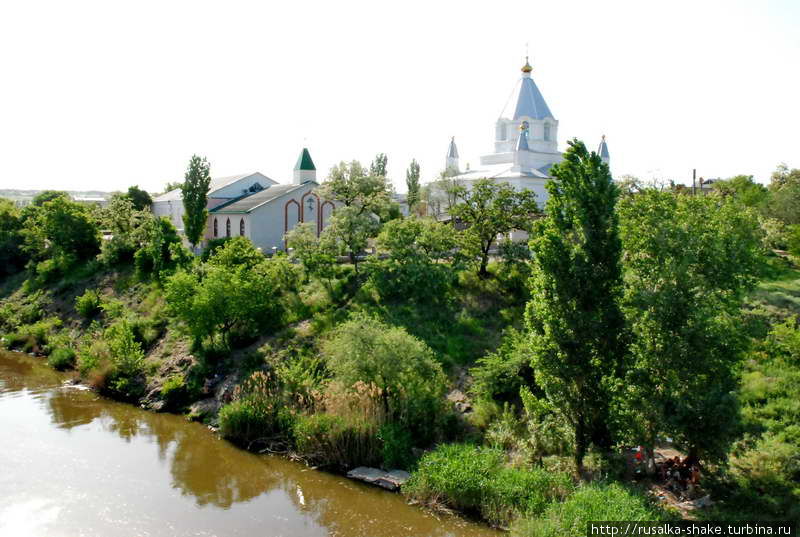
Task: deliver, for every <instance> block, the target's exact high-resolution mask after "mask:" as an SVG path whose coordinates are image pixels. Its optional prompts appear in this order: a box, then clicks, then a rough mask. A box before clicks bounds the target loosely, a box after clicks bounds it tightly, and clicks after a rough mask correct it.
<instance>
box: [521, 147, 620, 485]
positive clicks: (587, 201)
mask: <svg viewBox="0 0 800 537" xmlns="http://www.w3.org/2000/svg"><path fill="white" fill-rule="evenodd" d="M550 173H551V175H552V176H553V177H555V178H556V179H557V181H550V182H549V183H548V184H547V189H548V192H549V193H550V198H549V199H548V201H547V216H546V218H544V219H542V220H539V221H538V222H537V223H536V226H535V230H534V234H533V239H532V240H531V243H530V245H531V251H532V252H533V256H534V269H533V276H532V277H531V297H532V298H531V301H530V302H529V303H528V308H527V311H526V320H527V324H528V327H529V329H530V331H531V333H532V345H533V366H534V369H535V371H536V383H537V384H538V386H540V387H541V388H542V389H543V390H544V393H545V395H546V397H547V399H548V400H549V401H550V402H551V403H552V404H553V406H554V407H555V408H558V409H559V411H560V412H562V413H563V415H564V416H566V418H567V421H568V422H569V423H570V424H571V425H572V427H573V432H574V436H575V462H576V466H577V467H578V469H579V470H580V468H581V466H582V460H583V456H584V454H585V452H586V449H587V447H588V446H589V443H590V442H592V441H593V442H595V443H596V444H598V445H600V446H602V447H608V446H609V445H610V443H611V438H610V432H609V431H608V418H609V415H608V406H609V399H610V396H609V395H610V390H611V388H612V387H613V385H614V384H615V382H616V380H617V376H618V374H619V371H620V368H621V366H622V364H623V359H624V355H625V337H624V335H625V320H624V318H623V315H622V311H621V310H620V307H619V303H618V301H619V298H620V296H621V291H622V269H621V265H620V256H621V249H622V248H621V243H620V239H619V233H618V222H617V216H616V213H615V210H614V208H615V204H616V201H617V198H618V190H617V187H616V186H615V185H614V183H613V181H612V179H611V175H610V174H609V171H608V166H607V165H606V164H605V163H603V162H602V160H600V157H599V156H598V155H597V154H596V153H589V151H587V149H586V147H585V146H584V144H583V143H582V142H579V141H577V140H573V141H571V142H569V149H568V150H567V152H566V153H565V154H564V161H563V162H561V163H559V164H556V165H555V166H553V168H551V171H550Z"/></svg>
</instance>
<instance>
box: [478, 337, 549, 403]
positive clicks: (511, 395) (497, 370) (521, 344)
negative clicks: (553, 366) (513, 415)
mask: <svg viewBox="0 0 800 537" xmlns="http://www.w3.org/2000/svg"><path fill="white" fill-rule="evenodd" d="M470 373H471V374H472V377H473V379H474V381H473V383H472V388H471V392H472V393H473V394H474V395H475V397H476V398H478V399H490V400H493V401H498V402H514V401H518V400H519V389H520V388H521V387H522V386H529V385H531V384H533V382H534V375H533V368H532V367H531V363H530V349H529V348H528V346H527V338H526V336H525V335H524V334H522V333H521V332H519V331H518V330H516V329H514V328H510V329H508V331H507V332H506V333H505V334H504V336H503V341H502V343H501V344H500V347H499V348H498V349H497V350H496V351H494V352H492V353H489V354H487V355H486V356H484V357H482V358H479V359H478V361H477V363H476V365H475V367H473V368H472V369H471V370H470Z"/></svg>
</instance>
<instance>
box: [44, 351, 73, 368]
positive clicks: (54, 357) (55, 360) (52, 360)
mask: <svg viewBox="0 0 800 537" xmlns="http://www.w3.org/2000/svg"><path fill="white" fill-rule="evenodd" d="M47 365H49V366H50V367H52V368H53V369H57V370H59V371H64V370H65V369H71V368H72V367H74V366H75V351H74V350H72V349H70V348H69V347H58V348H57V349H56V350H54V351H53V352H52V353H51V354H50V356H49V357H48V358H47Z"/></svg>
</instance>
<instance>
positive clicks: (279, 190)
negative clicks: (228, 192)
mask: <svg viewBox="0 0 800 537" xmlns="http://www.w3.org/2000/svg"><path fill="white" fill-rule="evenodd" d="M309 183H313V184H315V185H316V184H317V183H314V182H313V181H307V182H305V183H303V184H300V185H295V184H290V185H273V186H270V187H268V188H265V189H264V190H260V191H258V192H256V193H254V194H249V195H246V196H242V197H240V198H236V199H232V200H231V201H228V202H226V203H223V204H222V205H217V206H216V207H214V208H213V209H211V210H210V211H209V212H210V213H215V214H217V213H223V214H224V213H249V212H251V211H252V210H253V209H257V208H258V207H261V206H262V205H264V204H267V203H269V202H271V201H274V200H276V199H277V198H279V197H281V196H283V195H284V194H289V193H290V192H294V191H295V190H297V189H299V188H303V186H305V185H307V184H309Z"/></svg>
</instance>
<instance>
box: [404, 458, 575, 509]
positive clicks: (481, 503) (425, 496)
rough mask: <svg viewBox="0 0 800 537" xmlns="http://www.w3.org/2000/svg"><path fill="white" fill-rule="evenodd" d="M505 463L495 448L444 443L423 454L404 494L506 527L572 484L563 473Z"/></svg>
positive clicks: (561, 495) (556, 497)
mask: <svg viewBox="0 0 800 537" xmlns="http://www.w3.org/2000/svg"><path fill="white" fill-rule="evenodd" d="M504 461H505V457H504V454H503V452H502V451H500V450H498V449H490V448H479V447H475V446H471V445H467V444H445V445H442V446H439V447H438V448H436V449H435V450H434V451H432V452H430V453H427V454H425V455H424V456H423V457H422V459H421V460H420V461H419V465H418V467H417V469H416V470H415V471H414V473H413V474H412V477H411V479H410V480H409V481H408V482H407V483H406V484H405V485H404V486H403V493H404V494H405V495H406V496H408V497H410V498H411V499H413V500H416V501H419V502H422V503H428V504H434V503H439V504H443V505H446V506H447V507H450V508H453V509H458V510H461V511H466V512H472V513H478V514H480V515H481V516H482V517H483V518H485V519H486V520H488V521H489V522H491V523H493V524H498V525H505V524H508V523H509V522H511V521H513V520H514V519H515V518H517V517H519V516H522V515H529V516H535V515H537V514H539V513H541V512H542V511H544V509H545V508H546V506H547V504H548V503H550V502H554V501H558V500H561V499H563V498H564V497H566V496H567V494H569V492H570V491H571V490H572V488H573V485H572V480H571V479H570V477H569V476H568V475H567V474H564V473H553V472H547V471H545V470H543V469H534V470H517V469H512V468H506V467H504Z"/></svg>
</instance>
